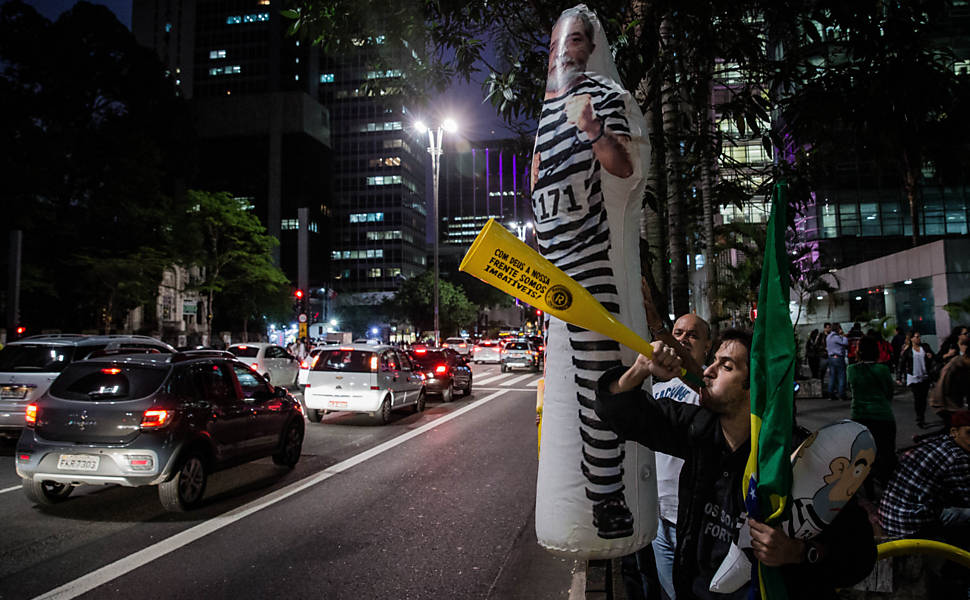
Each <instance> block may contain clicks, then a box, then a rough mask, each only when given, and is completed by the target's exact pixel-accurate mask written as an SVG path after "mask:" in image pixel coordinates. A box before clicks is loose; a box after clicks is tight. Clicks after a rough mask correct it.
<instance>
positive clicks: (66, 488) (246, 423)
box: [16, 350, 304, 511]
mask: <svg viewBox="0 0 970 600" xmlns="http://www.w3.org/2000/svg"><path fill="white" fill-rule="evenodd" d="M25 420H26V425H27V427H26V428H25V429H24V430H23V432H22V433H21V436H20V440H19V441H18V443H17V451H16V457H17V460H16V465H17V474H18V475H19V476H20V478H21V482H22V486H23V490H24V493H25V494H26V495H27V497H28V498H29V499H30V500H32V501H33V502H36V503H37V504H42V505H49V504H54V503H57V502H60V501H62V500H64V499H66V498H67V497H68V496H69V495H70V494H71V491H72V490H73V488H74V486H77V485H81V484H89V485H101V484H119V485H123V486H128V487H138V486H145V485H153V486H157V487H158V497H159V500H161V503H162V505H163V506H164V507H165V508H166V509H168V510H172V511H183V510H188V509H191V508H194V507H196V506H198V505H199V504H200V503H201V501H202V497H203V495H204V493H205V486H206V481H207V480H208V477H209V475H210V474H211V473H213V472H215V471H217V470H220V469H224V468H227V467H230V466H234V465H237V464H240V463H243V462H246V461H250V460H255V459H257V458H262V457H265V456H272V457H273V462H275V463H276V464H278V465H281V466H284V467H287V468H293V467H294V466H295V465H296V463H297V461H299V459H300V454H301V452H302V446H303V434H304V421H303V413H302V411H301V409H300V405H299V403H298V402H297V401H296V399H295V398H293V396H292V395H290V394H289V393H288V392H287V391H286V389H285V388H283V387H273V386H272V385H270V384H269V383H267V382H266V381H265V380H264V379H263V378H262V377H261V376H260V375H259V374H257V373H256V372H255V371H254V370H252V368H250V367H249V366H248V365H246V364H244V363H242V362H240V361H238V360H236V358H235V357H234V356H233V355H232V354H230V353H228V352H223V351H218V350H198V351H187V352H179V353H177V354H141V355H118V356H104V357H100V358H94V359H90V360H85V361H80V362H74V363H72V364H70V365H68V366H67V367H66V368H65V369H64V371H63V372H62V373H61V374H60V375H59V376H58V377H57V379H55V380H54V382H53V384H52V385H51V387H50V389H49V390H48V391H47V392H46V393H45V394H44V395H43V396H41V397H40V398H38V399H37V400H36V401H34V402H31V403H30V404H28V405H27V410H26V415H25Z"/></svg>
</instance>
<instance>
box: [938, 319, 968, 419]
mask: <svg viewBox="0 0 970 600" xmlns="http://www.w3.org/2000/svg"><path fill="white" fill-rule="evenodd" d="M961 340H962V341H961V342H960V343H959V344H958V346H957V353H956V354H955V355H954V357H953V358H951V359H950V360H949V361H947V363H946V365H945V366H944V367H943V371H942V372H941V373H940V379H939V380H938V381H937V382H936V385H935V386H933V390H932V391H931V392H930V398H929V403H930V408H932V409H933V410H935V411H936V414H937V415H939V417H940V419H941V420H942V421H943V427H944V429H949V428H950V418H951V416H952V414H953V413H954V412H956V411H958V410H962V409H965V408H967V407H968V405H970V353H968V352H967V347H968V345H970V342H968V340H967V339H966V336H964V337H963V338H961Z"/></svg>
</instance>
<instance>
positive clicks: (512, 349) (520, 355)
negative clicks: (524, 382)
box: [502, 340, 539, 373]
mask: <svg viewBox="0 0 970 600" xmlns="http://www.w3.org/2000/svg"><path fill="white" fill-rule="evenodd" d="M512 369H530V370H532V371H538V370H539V352H538V351H537V350H536V347H535V346H533V345H532V342H527V341H524V340H522V341H510V342H508V343H506V344H505V347H504V348H502V372H503V373H505V372H507V371H511V370H512Z"/></svg>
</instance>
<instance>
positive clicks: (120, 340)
mask: <svg viewBox="0 0 970 600" xmlns="http://www.w3.org/2000/svg"><path fill="white" fill-rule="evenodd" d="M121 349H126V350H127V351H130V352H159V353H162V354H171V353H173V352H175V348H173V347H171V346H169V345H168V344H166V343H165V342H162V341H160V340H156V339H155V338H150V337H147V336H144V335H81V334H70V333H58V334H49V335H34V336H30V337H26V338H23V339H20V340H16V341H13V342H10V343H9V344H7V345H6V346H4V348H3V349H2V350H0V431H3V432H9V433H12V434H18V435H19V434H20V430H21V429H23V427H24V409H25V407H26V406H27V405H28V404H30V403H31V402H34V401H35V400H37V399H38V398H40V397H41V396H43V395H44V392H46V391H47V388H48V387H50V384H51V382H52V381H54V378H55V377H57V376H58V374H60V373H61V371H63V370H64V369H65V367H67V366H68V365H69V364H71V363H73V362H75V361H79V360H84V359H86V358H88V357H89V356H91V355H92V354H97V353H111V352H115V353H116V352H118V351H119V350H121Z"/></svg>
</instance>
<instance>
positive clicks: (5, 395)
mask: <svg viewBox="0 0 970 600" xmlns="http://www.w3.org/2000/svg"><path fill="white" fill-rule="evenodd" d="M28 389H29V388H28V387H27V386H26V385H5V386H3V387H0V399H2V400H23V399H24V398H26V397H27V390H28Z"/></svg>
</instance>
